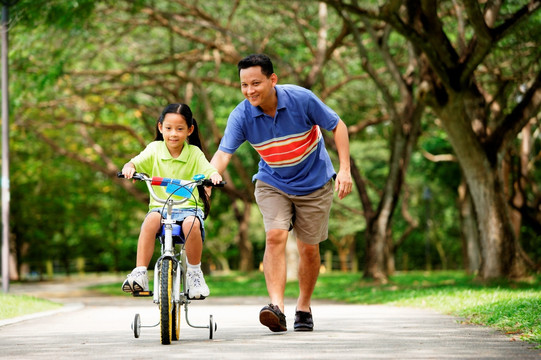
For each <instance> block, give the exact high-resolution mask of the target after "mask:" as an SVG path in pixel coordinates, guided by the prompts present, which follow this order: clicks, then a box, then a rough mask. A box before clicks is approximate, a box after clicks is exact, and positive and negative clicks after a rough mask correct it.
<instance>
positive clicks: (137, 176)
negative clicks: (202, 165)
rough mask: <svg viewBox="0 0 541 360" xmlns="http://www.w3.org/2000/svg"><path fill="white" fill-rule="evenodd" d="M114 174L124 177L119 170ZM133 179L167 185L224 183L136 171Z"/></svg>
mask: <svg viewBox="0 0 541 360" xmlns="http://www.w3.org/2000/svg"><path fill="white" fill-rule="evenodd" d="M116 176H117V177H119V178H125V177H124V175H123V174H122V173H121V172H118V173H117V174H116ZM133 179H134V180H139V181H150V185H154V186H167V185H169V184H175V185H182V184H183V183H187V182H189V183H193V184H195V185H203V186H213V187H224V186H225V184H226V182H225V181H221V182H219V183H218V184H214V183H212V180H209V179H197V180H195V179H194V180H178V179H171V178H164V177H159V176H153V177H150V176H148V175H147V174H144V173H137V172H136V173H135V174H133Z"/></svg>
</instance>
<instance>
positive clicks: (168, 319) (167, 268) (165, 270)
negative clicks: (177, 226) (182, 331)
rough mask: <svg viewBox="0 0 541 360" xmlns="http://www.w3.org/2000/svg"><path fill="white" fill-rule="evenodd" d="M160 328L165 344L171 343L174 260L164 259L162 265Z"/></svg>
mask: <svg viewBox="0 0 541 360" xmlns="http://www.w3.org/2000/svg"><path fill="white" fill-rule="evenodd" d="M159 281H160V328H161V340H162V344H163V345H169V344H171V338H172V328H173V319H172V315H173V310H172V309H173V304H172V294H173V261H172V260H171V259H163V260H162V264H161V267H160V278H159Z"/></svg>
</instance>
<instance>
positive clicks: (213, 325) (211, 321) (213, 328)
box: [209, 315, 218, 340]
mask: <svg viewBox="0 0 541 360" xmlns="http://www.w3.org/2000/svg"><path fill="white" fill-rule="evenodd" d="M216 330H218V324H216V323H215V322H214V319H213V318H212V315H210V316H209V339H210V340H212V339H213V338H214V332H215V331H216Z"/></svg>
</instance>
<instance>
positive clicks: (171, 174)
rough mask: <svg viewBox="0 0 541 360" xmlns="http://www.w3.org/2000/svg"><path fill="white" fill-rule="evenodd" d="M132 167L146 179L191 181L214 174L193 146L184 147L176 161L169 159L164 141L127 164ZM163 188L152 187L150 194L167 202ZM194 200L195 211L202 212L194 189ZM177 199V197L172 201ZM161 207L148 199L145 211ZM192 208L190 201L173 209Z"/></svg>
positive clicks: (156, 142)
mask: <svg viewBox="0 0 541 360" xmlns="http://www.w3.org/2000/svg"><path fill="white" fill-rule="evenodd" d="M130 162H132V163H133V164H134V165H135V170H136V171H137V172H143V173H146V174H148V175H150V176H160V177H167V178H172V179H180V180H191V179H192V178H193V177H194V176H195V175H198V174H203V175H205V178H209V177H210V176H211V175H212V174H214V173H217V172H218V171H217V170H216V169H215V168H214V167H213V166H212V165H211V164H210V163H209V161H208V160H207V158H206V157H205V154H203V152H202V151H201V149H199V148H198V147H197V146H194V145H189V144H188V143H185V144H184V147H183V148H182V152H181V154H180V156H179V157H177V158H173V157H172V156H171V154H170V153H169V150H168V149H167V146H166V145H165V142H164V141H153V142H151V143H150V144H148V146H147V147H146V148H145V149H144V150H143V151H142V152H141V153H140V154H139V155H137V156H136V157H134V158H133V159H131V160H130ZM165 189H166V187H165V186H154V192H155V193H156V195H158V197H160V198H163V199H167V198H168V197H169V195H170V194H168V193H166V192H165ZM194 196H195V199H197V207H199V208H200V209H201V210H202V209H203V203H202V202H201V199H200V198H199V193H198V191H197V188H196V189H194ZM175 198H178V197H175ZM162 206H163V204H160V203H158V202H156V201H155V200H154V199H153V198H152V197H150V204H149V209H154V208H157V207H162ZM195 206H196V200H194V197H191V198H190V199H188V201H186V202H184V203H182V204H181V205H177V206H175V208H193V207H195Z"/></svg>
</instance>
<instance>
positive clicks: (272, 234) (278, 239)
mask: <svg viewBox="0 0 541 360" xmlns="http://www.w3.org/2000/svg"><path fill="white" fill-rule="evenodd" d="M266 242H267V246H284V247H285V244H286V242H287V230H281V229H271V230H269V231H267V234H266Z"/></svg>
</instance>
